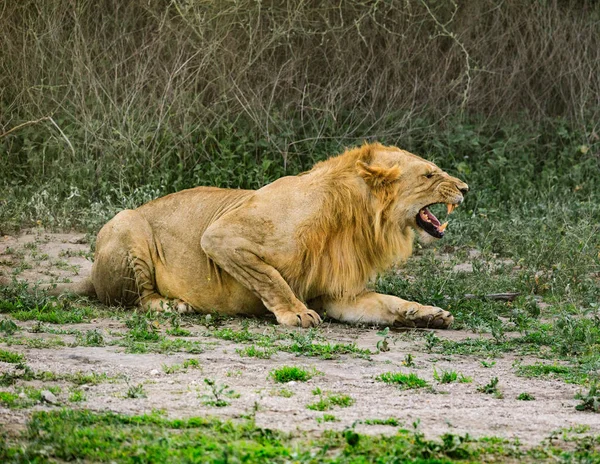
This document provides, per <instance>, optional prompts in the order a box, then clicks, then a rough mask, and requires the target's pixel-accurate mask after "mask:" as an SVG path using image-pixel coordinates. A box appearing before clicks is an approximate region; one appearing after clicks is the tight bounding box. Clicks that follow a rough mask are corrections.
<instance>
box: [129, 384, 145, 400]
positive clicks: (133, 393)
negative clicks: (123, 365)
mask: <svg viewBox="0 0 600 464" xmlns="http://www.w3.org/2000/svg"><path fill="white" fill-rule="evenodd" d="M127 385H128V386H129V388H128V389H127V393H125V398H146V397H147V396H148V395H146V391H145V390H144V385H143V384H141V383H140V384H138V385H129V383H128V384H127Z"/></svg>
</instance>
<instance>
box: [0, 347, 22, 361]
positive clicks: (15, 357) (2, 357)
mask: <svg viewBox="0 0 600 464" xmlns="http://www.w3.org/2000/svg"><path fill="white" fill-rule="evenodd" d="M0 361H1V362H5V363H11V364H21V363H23V362H25V358H24V356H23V355H22V354H19V353H13V352H12V351H6V350H3V349H0Z"/></svg>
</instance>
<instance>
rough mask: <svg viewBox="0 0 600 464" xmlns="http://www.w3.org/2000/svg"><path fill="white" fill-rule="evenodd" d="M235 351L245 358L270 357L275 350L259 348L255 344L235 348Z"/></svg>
mask: <svg viewBox="0 0 600 464" xmlns="http://www.w3.org/2000/svg"><path fill="white" fill-rule="evenodd" d="M235 352H236V353H237V354H239V355H240V356H242V357H246V358H260V359H270V358H271V356H272V355H273V354H274V353H276V352H277V349H275V348H268V347H265V348H261V347H258V346H256V345H251V346H247V347H245V348H236V349H235Z"/></svg>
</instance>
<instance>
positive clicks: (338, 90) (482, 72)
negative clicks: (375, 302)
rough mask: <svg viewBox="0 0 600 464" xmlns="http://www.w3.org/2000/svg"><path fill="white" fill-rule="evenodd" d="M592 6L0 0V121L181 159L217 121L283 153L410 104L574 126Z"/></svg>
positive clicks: (392, 0) (593, 97)
mask: <svg viewBox="0 0 600 464" xmlns="http://www.w3.org/2000/svg"><path fill="white" fill-rule="evenodd" d="M599 5H600V3H598V2H595V1H592V0H582V1H579V2H575V1H572V2H569V1H558V0H554V1H552V0H548V1H545V0H538V1H532V2H520V1H516V0H506V1H498V0H481V1H477V2H461V4H460V5H459V6H457V4H456V3H454V2H453V1H452V0H438V1H430V0H422V1H411V0H389V1H367V0H350V1H345V2H335V3H334V2H318V1H294V2H291V1H275V0H273V1H256V0H239V1H225V0H219V1H216V0H206V1H192V0H131V1H126V2H124V1H120V0H97V1H91V0H87V1H85V0H81V1H79V0H46V1H43V2H40V1H36V0H20V1H18V2H3V3H2V6H1V7H0V43H2V47H0V133H2V132H3V131H5V130H8V129H9V128H11V127H14V126H15V125H17V124H19V123H21V122H23V121H27V120H34V119H38V118H40V117H44V116H52V118H53V119H52V121H53V122H55V124H56V126H58V127H60V128H61V129H62V131H64V133H63V134H55V136H56V138H57V139H60V138H62V139H67V140H71V141H72V146H75V147H76V150H73V151H77V155H75V153H73V156H74V157H75V156H77V157H79V159H80V160H83V159H85V160H91V161H95V162H99V161H98V160H100V159H101V158H103V157H112V158H111V159H112V162H121V163H123V162H124V161H123V159H125V158H126V159H127V161H129V160H130V157H132V156H133V157H134V159H136V162H139V163H144V164H145V165H147V166H155V165H157V164H160V163H161V161H162V160H163V159H164V158H165V157H169V156H178V157H179V158H180V160H181V162H182V163H185V162H186V160H187V158H188V157H189V156H191V153H193V152H195V151H197V150H198V149H200V150H201V149H202V148H199V147H203V146H204V145H205V144H206V143H207V142H208V138H209V136H208V135H206V133H207V132H206V131H210V130H211V129H215V128H219V127H222V126H223V124H224V123H225V122H228V123H232V122H233V123H235V124H242V121H243V124H245V125H249V126H250V127H251V129H252V130H253V131H256V133H257V134H258V137H259V138H261V139H262V140H265V143H267V144H268V145H269V147H270V149H275V150H276V151H279V152H280V153H282V154H283V155H284V156H285V155H286V154H287V153H288V152H289V151H293V145H294V144H295V143H296V142H297V141H298V140H301V139H310V138H314V139H319V138H322V137H336V138H337V139H339V140H346V139H356V138H367V137H371V136H377V137H380V138H381V137H386V136H387V137H388V138H389V137H392V138H393V137H399V136H400V135H402V134H403V133H406V131H407V130H408V128H409V127H410V124H411V121H414V120H415V119H417V118H418V117H427V118H428V119H429V120H433V119H432V118H437V120H440V119H442V120H443V119H444V118H445V117H447V116H448V115H455V114H457V113H461V114H467V115H473V114H476V115H480V116H483V117H486V118H494V119H495V120H498V119H503V118H511V117H513V116H514V115H522V114H523V113H524V114H526V115H527V117H529V118H533V119H536V118H540V119H541V118H544V117H547V116H561V117H566V118H568V119H571V120H573V121H576V122H578V123H581V124H589V122H590V121H592V122H593V121H598V119H599V118H598V108H600V34H598V31H599V24H600V6H599ZM215 130H216V129H215ZM211 136H212V135H211ZM73 138H76V140H73ZM107 141H110V145H109V147H108V148H109V149H107V144H106V142H107ZM6 143H8V142H6ZM172 147H176V149H174V150H175V151H176V152H177V153H176V154H173V153H172V152H170V151H169V150H170V148H172ZM8 151H9V152H15V149H14V147H10V146H9V147H8ZM50 155H51V154H49V156H50ZM61 156H67V155H61ZM136 157H139V161H137V160H138V158H136ZM63 161H64V160H63ZM100 174H101V173H100Z"/></svg>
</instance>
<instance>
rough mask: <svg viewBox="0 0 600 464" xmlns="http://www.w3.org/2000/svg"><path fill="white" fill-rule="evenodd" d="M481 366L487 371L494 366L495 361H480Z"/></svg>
mask: <svg viewBox="0 0 600 464" xmlns="http://www.w3.org/2000/svg"><path fill="white" fill-rule="evenodd" d="M481 365H482V367H486V368H488V369H489V368H492V367H494V366H495V365H496V361H481Z"/></svg>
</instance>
